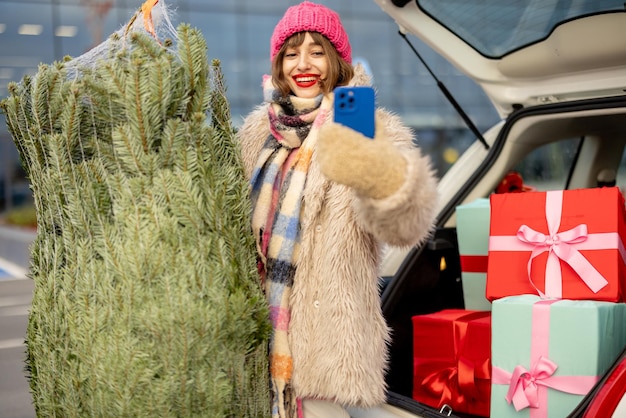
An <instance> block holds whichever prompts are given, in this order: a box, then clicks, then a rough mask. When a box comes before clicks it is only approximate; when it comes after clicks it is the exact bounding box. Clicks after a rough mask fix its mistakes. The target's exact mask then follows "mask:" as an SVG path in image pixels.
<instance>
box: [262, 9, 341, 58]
mask: <svg viewBox="0 0 626 418" xmlns="http://www.w3.org/2000/svg"><path fill="white" fill-rule="evenodd" d="M298 32H319V33H321V34H322V35H324V36H325V37H326V38H328V40H330V42H331V43H332V44H333V45H334V46H335V48H336V49H337V52H339V55H340V56H341V58H343V59H344V61H346V62H348V63H352V48H351V47H350V41H349V40H348V35H347V34H346V31H345V30H344V29H343V25H342V24H341V20H340V19H339V15H338V14H337V13H336V12H334V11H333V10H331V9H329V8H328V7H326V6H322V5H321V4H315V3H311V2H310V1H304V2H302V3H300V4H298V5H297V6H291V7H290V8H288V9H287V11H286V12H285V15H284V16H283V18H282V19H281V20H280V21H279V22H278V24H277V25H276V27H275V28H274V33H273V34H272V39H271V40H270V58H271V59H272V61H273V60H274V57H275V56H276V54H278V51H280V48H281V47H282V46H283V44H284V43H285V41H286V40H287V38H289V37H290V36H291V35H293V34H295V33H298Z"/></svg>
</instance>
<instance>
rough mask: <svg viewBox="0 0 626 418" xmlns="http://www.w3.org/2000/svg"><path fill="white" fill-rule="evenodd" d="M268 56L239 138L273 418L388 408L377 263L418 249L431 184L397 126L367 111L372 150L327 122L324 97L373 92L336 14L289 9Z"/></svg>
mask: <svg viewBox="0 0 626 418" xmlns="http://www.w3.org/2000/svg"><path fill="white" fill-rule="evenodd" d="M270 46H271V59H272V76H271V77H270V76H266V77H265V78H264V83H263V88H264V98H265V103H264V104H262V105H261V106H259V107H257V108H256V109H255V110H253V111H252V112H251V113H250V114H249V115H248V116H247V117H246V119H245V121H244V124H243V126H242V127H241V129H240V130H239V132H238V138H239V140H240V142H241V147H242V154H243V159H244V163H245V166H246V170H247V175H248V176H249V177H250V182H251V198H252V203H253V215H252V224H253V225H252V226H253V230H254V234H255V236H256V239H257V249H258V253H259V272H260V274H261V280H262V282H263V285H264V289H265V293H266V296H267V298H268V301H269V304H270V312H271V322H272V327H273V333H272V338H271V342H270V348H269V350H270V353H269V355H270V368H271V371H270V374H271V386H272V387H271V390H272V399H273V410H272V415H273V416H280V417H289V418H291V417H296V416H302V413H304V417H305V418H311V417H316V416H324V417H344V416H345V417H348V416H349V415H348V413H347V412H346V410H345V409H344V407H346V406H358V407H371V406H374V405H377V404H380V403H382V402H384V400H385V370H386V364H387V351H386V350H387V347H386V346H387V341H388V340H389V338H390V335H389V330H388V328H387V326H386V324H385V321H384V319H383V316H382V313H381V308H380V303H379V283H378V276H377V272H378V265H379V262H380V258H381V251H382V247H383V245H384V244H385V243H387V244H391V245H398V246H412V245H416V244H418V243H421V242H422V241H423V240H424V239H425V238H426V237H427V235H428V234H429V232H430V230H431V227H432V222H433V218H434V213H435V212H434V210H435V206H436V204H437V202H436V199H437V192H436V180H435V178H434V176H433V172H432V169H431V165H430V161H429V160H428V159H427V158H426V157H424V156H422V155H421V153H420V151H419V149H417V148H416V147H415V146H414V145H413V137H412V134H411V131H410V130H409V129H408V128H407V127H405V126H403V125H402V123H401V121H400V119H399V118H398V117H396V116H393V115H391V114H389V113H388V112H385V111H384V110H382V109H377V111H376V136H375V139H374V140H371V139H369V138H365V137H364V136H363V135H361V134H360V133H359V132H356V131H354V130H352V129H350V128H348V127H345V126H342V125H339V124H336V123H334V122H333V115H332V104H333V94H332V91H333V89H334V88H335V87H337V86H340V85H357V86H360V85H368V84H369V83H370V81H369V78H368V76H367V75H366V74H365V72H364V70H363V68H362V67H361V66H357V67H355V68H353V67H352V65H351V47H350V43H349V41H348V37H347V35H346V33H345V30H344V28H343V26H342V24H341V21H340V18H339V16H338V15H337V14H336V13H335V12H334V11H332V10H330V9H328V8H326V7H324V6H322V5H318V4H314V3H311V2H303V3H301V4H299V5H297V6H292V7H290V8H289V9H287V11H286V13H285V15H284V16H283V18H282V19H281V20H280V21H279V23H278V24H277V26H276V28H275V30H274V33H273V35H272V38H271V45H270Z"/></svg>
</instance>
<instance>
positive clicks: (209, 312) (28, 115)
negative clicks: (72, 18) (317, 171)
mask: <svg viewBox="0 0 626 418" xmlns="http://www.w3.org/2000/svg"><path fill="white" fill-rule="evenodd" d="M172 38H173V39H172V40H167V39H166V40H164V41H163V42H162V43H161V42H159V41H157V40H156V39H155V38H154V37H153V36H150V35H149V34H147V33H146V32H145V31H140V30H131V31H127V32H123V33H122V32H119V33H115V34H113V35H112V36H111V38H110V39H109V40H108V41H107V45H106V47H105V48H102V49H101V50H99V51H98V52H97V55H98V56H97V57H95V56H91V57H90V59H85V60H81V59H71V60H70V59H67V60H65V61H64V62H55V63H53V64H51V65H40V67H39V69H38V72H37V74H36V75H34V76H32V77H25V78H24V79H23V80H22V81H21V82H20V83H11V84H10V86H9V92H10V94H9V97H7V98H6V99H4V100H3V101H2V102H0V107H1V108H2V111H3V112H4V113H5V114H6V119H7V124H8V127H9V131H10V133H11V135H12V136H13V139H14V142H15V144H16V146H17V149H18V151H19V154H20V157H21V159H22V162H23V165H24V167H25V169H26V171H27V174H28V177H29V181H30V183H31V188H32V191H33V196H34V199H35V207H36V212H37V221H38V232H37V237H36V240H35V242H34V244H33V246H32V262H31V271H30V274H31V276H32V278H33V280H34V281H35V291H34V295H33V302H32V309H31V312H30V315H29V324H28V330H27V362H26V367H27V370H28V373H29V382H30V387H31V392H32V395H33V402H34V405H35V409H36V412H37V415H38V416H45V417H85V416H90V417H201V416H202V417H264V416H268V415H269V399H268V398H269V393H268V383H267V373H268V370H267V363H266V355H267V354H266V351H267V338H268V333H269V325H268V323H267V317H268V312H267V307H266V304H265V299H264V297H263V294H262V290H261V288H260V285H259V283H258V276H257V274H256V269H255V249H254V240H253V238H252V235H251V232H250V221H249V216H250V207H249V200H248V185H247V183H246V181H245V179H244V173H243V167H242V164H241V161H240V154H239V149H238V147H237V144H236V142H235V140H234V128H233V127H232V125H231V119H230V110H229V106H228V102H227V100H226V98H225V87H224V81H223V78H222V75H221V72H220V64H219V62H217V61H213V62H212V63H211V64H210V63H209V60H208V57H207V45H206V42H205V40H204V38H203V36H202V34H201V33H200V32H199V31H198V30H196V29H193V28H191V27H190V26H189V25H186V24H181V25H180V26H179V27H178V28H177V29H176V33H175V34H174V36H173V37H172ZM103 51H104V52H103Z"/></svg>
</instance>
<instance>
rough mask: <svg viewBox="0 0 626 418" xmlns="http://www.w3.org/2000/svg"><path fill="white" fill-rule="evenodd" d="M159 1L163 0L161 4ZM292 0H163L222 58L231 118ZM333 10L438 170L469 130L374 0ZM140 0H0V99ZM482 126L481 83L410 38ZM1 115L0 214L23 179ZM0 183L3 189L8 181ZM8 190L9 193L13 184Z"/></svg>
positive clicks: (258, 95) (356, 53)
mask: <svg viewBox="0 0 626 418" xmlns="http://www.w3.org/2000/svg"><path fill="white" fill-rule="evenodd" d="M162 1H163V0H162ZM298 2H299V0H271V1H257V0H229V1H226V0H169V1H166V4H167V5H168V7H169V8H170V9H171V11H172V14H171V19H172V22H173V23H174V24H175V25H176V24H178V23H182V22H187V23H190V24H191V25H192V26H194V27H197V28H199V29H200V30H201V31H202V32H203V34H204V36H205V38H206V40H207V44H208V55H209V58H210V59H219V60H220V61H221V64H222V69H223V72H224V76H225V80H226V84H227V89H228V90H227V93H228V94H227V95H228V99H229V102H230V106H231V111H232V117H233V123H234V124H235V125H236V126H237V125H239V124H240V123H241V121H242V119H243V117H244V116H245V115H246V114H247V113H248V112H250V111H251V110H252V109H253V107H254V106H256V105H257V104H259V103H260V102H261V100H262V92H261V87H260V85H261V79H262V76H263V74H266V73H268V72H269V71H270V60H269V39H270V36H271V34H272V31H273V28H274V25H275V24H276V23H277V22H278V20H279V19H280V18H281V16H282V15H283V13H284V11H285V9H286V8H287V7H289V6H290V5H293V4H296V3H298ZM317 2H319V3H323V4H325V5H327V6H329V7H331V8H333V9H334V10H336V11H337V12H338V13H339V14H340V16H341V19H342V21H343V23H344V26H345V28H346V31H347V32H348V35H349V37H350V41H351V44H352V55H353V59H354V60H355V61H360V62H363V63H364V65H365V66H366V68H367V69H368V70H369V71H370V73H371V75H372V76H373V80H374V84H375V87H376V89H377V90H378V96H377V101H378V105H380V106H383V107H385V108H387V109H389V110H391V111H393V112H395V113H397V114H399V115H400V116H401V117H402V118H403V119H404V121H405V123H407V124H408V125H410V126H412V127H413V128H414V129H415V130H416V131H417V133H418V143H419V144H420V145H421V146H422V147H423V148H424V150H425V151H426V152H427V153H429V154H431V155H432V157H433V160H434V161H435V164H436V166H437V168H438V170H439V172H440V173H441V172H443V171H444V170H445V169H446V166H447V165H449V164H451V163H452V162H453V160H454V157H455V155H456V154H455V153H457V152H460V151H461V150H462V149H463V148H464V147H465V146H467V144H468V143H469V142H471V141H472V140H473V136H472V135H471V134H468V132H467V129H466V128H465V126H464V125H463V123H462V119H461V118H460V117H459V116H458V115H457V114H456V113H455V111H454V109H453V107H452V106H451V105H450V104H449V103H448V102H447V101H446V99H445V98H444V96H443V95H442V94H441V92H440V91H439V89H438V87H437V83H436V81H435V80H433V78H432V77H431V76H430V75H429V73H428V71H427V70H426V68H425V67H424V66H423V65H422V64H421V63H420V61H419V60H418V58H417V57H416V56H415V55H414V54H413V52H412V51H411V49H410V48H409V47H408V45H406V43H405V42H404V40H403V39H402V38H401V37H400V36H399V35H398V27H397V25H396V24H395V23H394V22H393V20H392V19H391V18H390V17H389V16H387V15H386V14H385V13H384V12H383V11H382V10H381V9H380V8H379V6H378V5H377V4H376V3H375V2H374V1H373V0H369V1H366V0H317ZM142 3H143V1H142V0H136V1H133V0H14V1H11V0H0V97H1V98H4V97H6V96H7V95H8V92H7V84H8V83H9V82H10V81H20V80H21V79H22V77H23V76H24V75H26V74H34V73H35V72H36V71H37V66H38V65H39V64H40V63H52V62H53V61H57V60H61V59H62V58H63V57H65V56H71V57H76V56H79V55H81V54H83V53H85V52H87V51H89V50H90V49H91V48H93V47H94V46H95V45H98V44H99V43H101V42H102V41H104V40H105V39H106V37H107V36H108V35H110V34H111V33H113V32H115V31H116V30H118V29H120V28H121V27H123V26H124V25H125V24H126V23H127V22H128V21H129V19H130V18H131V17H132V16H133V14H134V13H135V11H136V10H138V8H139V7H140V6H141V4H142ZM409 39H410V40H411V42H412V43H413V44H414V45H415V46H416V48H417V49H418V51H420V53H421V54H422V56H423V57H424V59H425V60H426V62H427V63H428V65H429V66H430V68H431V69H432V70H433V72H434V73H435V74H437V77H439V79H440V80H441V81H442V82H443V83H445V84H446V86H447V87H448V89H449V90H450V91H451V93H452V94H453V95H454V96H455V97H456V99H457V101H458V102H459V103H460V104H461V106H462V107H464V108H465V109H466V110H467V112H468V114H469V115H470V117H471V118H472V120H474V122H475V123H476V125H477V126H478V128H479V129H480V130H483V129H486V128H487V127H489V126H491V125H492V124H493V123H494V122H495V121H496V120H497V115H496V113H495V111H494V110H493V108H492V106H491V103H490V102H489V100H488V99H487V98H486V96H485V95H484V94H483V93H482V91H481V90H480V88H479V87H478V86H476V85H475V84H474V83H473V82H472V81H471V80H469V79H467V78H466V77H465V76H463V75H462V74H460V73H459V72H458V71H457V70H456V69H455V68H454V67H452V66H451V65H450V64H449V63H447V61H445V60H444V59H442V58H441V57H440V56H438V55H437V54H436V53H434V52H433V51H432V50H430V49H429V48H428V47H427V46H425V45H424V44H423V43H421V42H420V41H419V40H418V39H416V38H414V37H413V38H409ZM1 118H2V120H1V121H0V154H1V156H0V164H1V167H2V168H1V169H0V187H1V188H2V191H1V192H0V200H1V201H2V203H3V204H2V205H0V210H2V209H3V208H4V207H5V206H7V204H8V205H12V204H15V203H16V202H15V201H14V200H16V199H17V200H19V196H18V197H15V198H14V196H17V195H16V193H15V190H14V189H16V188H19V185H20V182H24V181H23V172H22V171H21V170H20V167H19V161H18V158H17V152H16V151H15V149H14V145H13V141H12V139H11V137H10V135H9V133H8V131H7V128H6V122H5V120H4V116H2V117H1ZM7 186H8V187H7ZM9 189H11V190H13V191H11V190H9Z"/></svg>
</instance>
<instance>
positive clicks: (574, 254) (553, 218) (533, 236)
mask: <svg viewBox="0 0 626 418" xmlns="http://www.w3.org/2000/svg"><path fill="white" fill-rule="evenodd" d="M562 205H563V191H562V190H557V191H549V192H546V220H547V223H548V235H545V234H543V233H541V232H539V231H536V230H534V229H532V228H531V227H529V226H527V225H522V226H521V227H520V228H519V230H518V231H517V235H516V237H514V239H515V240H517V242H518V243H519V244H522V246H521V248H520V247H519V245H516V244H514V243H511V241H510V240H509V239H508V238H509V237H498V236H495V237H490V239H489V249H490V250H491V251H506V250H512V251H515V250H528V249H531V254H530V258H529V259H528V264H527V270H528V280H529V281H530V283H531V285H532V286H533V287H534V288H535V290H536V291H537V293H538V294H539V296H541V297H542V298H557V299H560V298H562V297H563V288H562V286H563V284H562V280H563V279H562V275H561V265H560V261H559V260H562V261H563V262H565V263H567V264H568V265H569V266H571V267H572V269H573V270H574V271H575V272H576V274H577V275H578V276H579V277H580V278H581V280H582V281H583V282H584V283H585V284H586V285H587V287H589V289H590V290H591V291H592V292H593V293H598V292H599V291H600V290H601V289H602V288H604V287H605V286H606V285H608V283H609V282H608V281H607V280H606V279H605V278H604V277H603V276H602V275H601V274H600V272H598V270H596V268H595V267H594V266H593V265H592V264H591V263H590V262H589V260H587V259H586V258H585V257H584V256H583V255H582V254H581V253H580V251H579V250H580V249H583V250H585V249H606V248H619V250H620V253H621V255H622V258H624V256H625V254H624V249H623V245H622V242H621V239H620V237H619V234H617V233H616V232H615V233H601V234H589V233H588V232H587V225H586V224H580V225H578V226H576V227H574V228H572V229H570V230H567V231H561V232H559V228H560V225H561V213H562ZM545 251H549V254H548V261H547V264H546V272H545V289H544V292H542V291H541V290H539V288H537V286H536V285H535V283H534V282H533V280H532V275H531V269H532V263H533V260H534V259H535V257H537V256H538V255H539V254H542V253H543V252H545Z"/></svg>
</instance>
